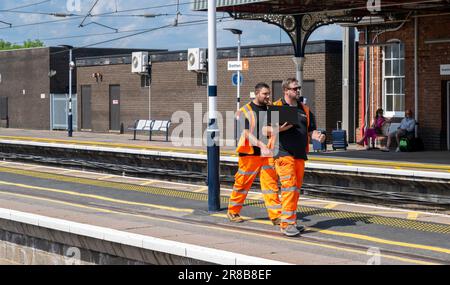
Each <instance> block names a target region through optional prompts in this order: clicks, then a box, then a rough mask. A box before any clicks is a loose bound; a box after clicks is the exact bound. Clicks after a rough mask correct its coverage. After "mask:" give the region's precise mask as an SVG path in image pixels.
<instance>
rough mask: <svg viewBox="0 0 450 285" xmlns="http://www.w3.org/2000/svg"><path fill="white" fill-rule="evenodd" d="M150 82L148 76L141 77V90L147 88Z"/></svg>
mask: <svg viewBox="0 0 450 285" xmlns="http://www.w3.org/2000/svg"><path fill="white" fill-rule="evenodd" d="M150 82H151V80H150V75H148V74H144V75H141V87H142V88H144V87H149V86H150Z"/></svg>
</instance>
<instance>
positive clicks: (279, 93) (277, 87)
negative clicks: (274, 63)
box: [272, 81, 283, 102]
mask: <svg viewBox="0 0 450 285" xmlns="http://www.w3.org/2000/svg"><path fill="white" fill-rule="evenodd" d="M282 84H283V81H272V101H273V102H275V101H277V100H280V99H281V97H283V88H282Z"/></svg>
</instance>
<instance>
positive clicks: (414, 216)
mask: <svg viewBox="0 0 450 285" xmlns="http://www.w3.org/2000/svg"><path fill="white" fill-rule="evenodd" d="M418 217H419V213H417V212H409V213H408V217H407V219H408V220H417V218H418Z"/></svg>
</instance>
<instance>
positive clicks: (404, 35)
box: [358, 16, 450, 149]
mask: <svg viewBox="0 0 450 285" xmlns="http://www.w3.org/2000/svg"><path fill="white" fill-rule="evenodd" d="M418 21H419V39H418V41H419V45H418V57H419V100H418V108H419V114H418V116H419V123H420V127H419V135H420V136H421V137H422V138H423V140H424V143H425V146H426V148H427V149H440V148H441V140H442V131H443V130H442V129H443V127H444V122H443V121H442V104H443V102H442V92H443V90H442V82H443V81H446V80H450V76H441V75H440V65H441V64H450V43H435V44H429V43H426V41H427V40H434V39H448V38H450V29H449V28H448V27H449V26H450V17H448V16H434V17H422V18H419V19H418ZM373 36H374V34H372V35H371V38H370V39H371V40H372V39H373ZM392 39H398V40H400V41H401V42H402V43H404V45H405V84H406V87H405V107H406V109H411V110H413V112H414V108H415V102H414V93H415V86H414V19H411V20H410V21H408V22H407V23H406V24H405V25H404V26H403V27H402V28H401V29H400V30H399V31H395V32H386V33H384V34H382V35H381V36H379V38H378V41H379V42H380V43H383V42H387V41H389V40H392ZM360 42H361V43H364V42H365V39H364V33H363V32H361V33H360ZM374 55H375V58H376V59H377V58H378V53H377V52H374ZM381 57H382V56H381V55H380V58H379V59H377V60H379V62H380V70H379V72H377V73H376V76H375V80H374V84H373V88H374V89H375V90H376V89H377V87H379V89H378V90H380V93H379V96H381V95H382V78H381V76H382V74H381V72H382V69H381V66H382V65H381V64H382V58H381ZM359 59H360V64H361V63H363V62H364V48H361V49H360V57H359ZM375 62H376V61H375ZM375 70H376V69H375ZM363 72H364V69H361V70H360V84H361V85H364V80H363V79H364V78H363ZM362 91H363V88H362V86H360V100H363V98H364V94H362V93H361V92H362ZM373 104H375V105H376V104H379V105H380V106H382V102H377V100H376V99H375V100H374V102H373ZM375 109H376V108H375ZM362 111H363V110H362V108H361V106H360V112H361V114H363V113H364V112H362ZM371 117H372V116H371ZM361 119H362V118H361V117H360V126H361ZM358 133H359V132H358Z"/></svg>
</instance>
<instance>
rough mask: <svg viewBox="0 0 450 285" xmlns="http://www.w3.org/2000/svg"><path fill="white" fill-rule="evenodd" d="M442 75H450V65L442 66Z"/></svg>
mask: <svg viewBox="0 0 450 285" xmlns="http://www.w3.org/2000/svg"><path fill="white" fill-rule="evenodd" d="M441 75H450V64H442V65H441Z"/></svg>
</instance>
